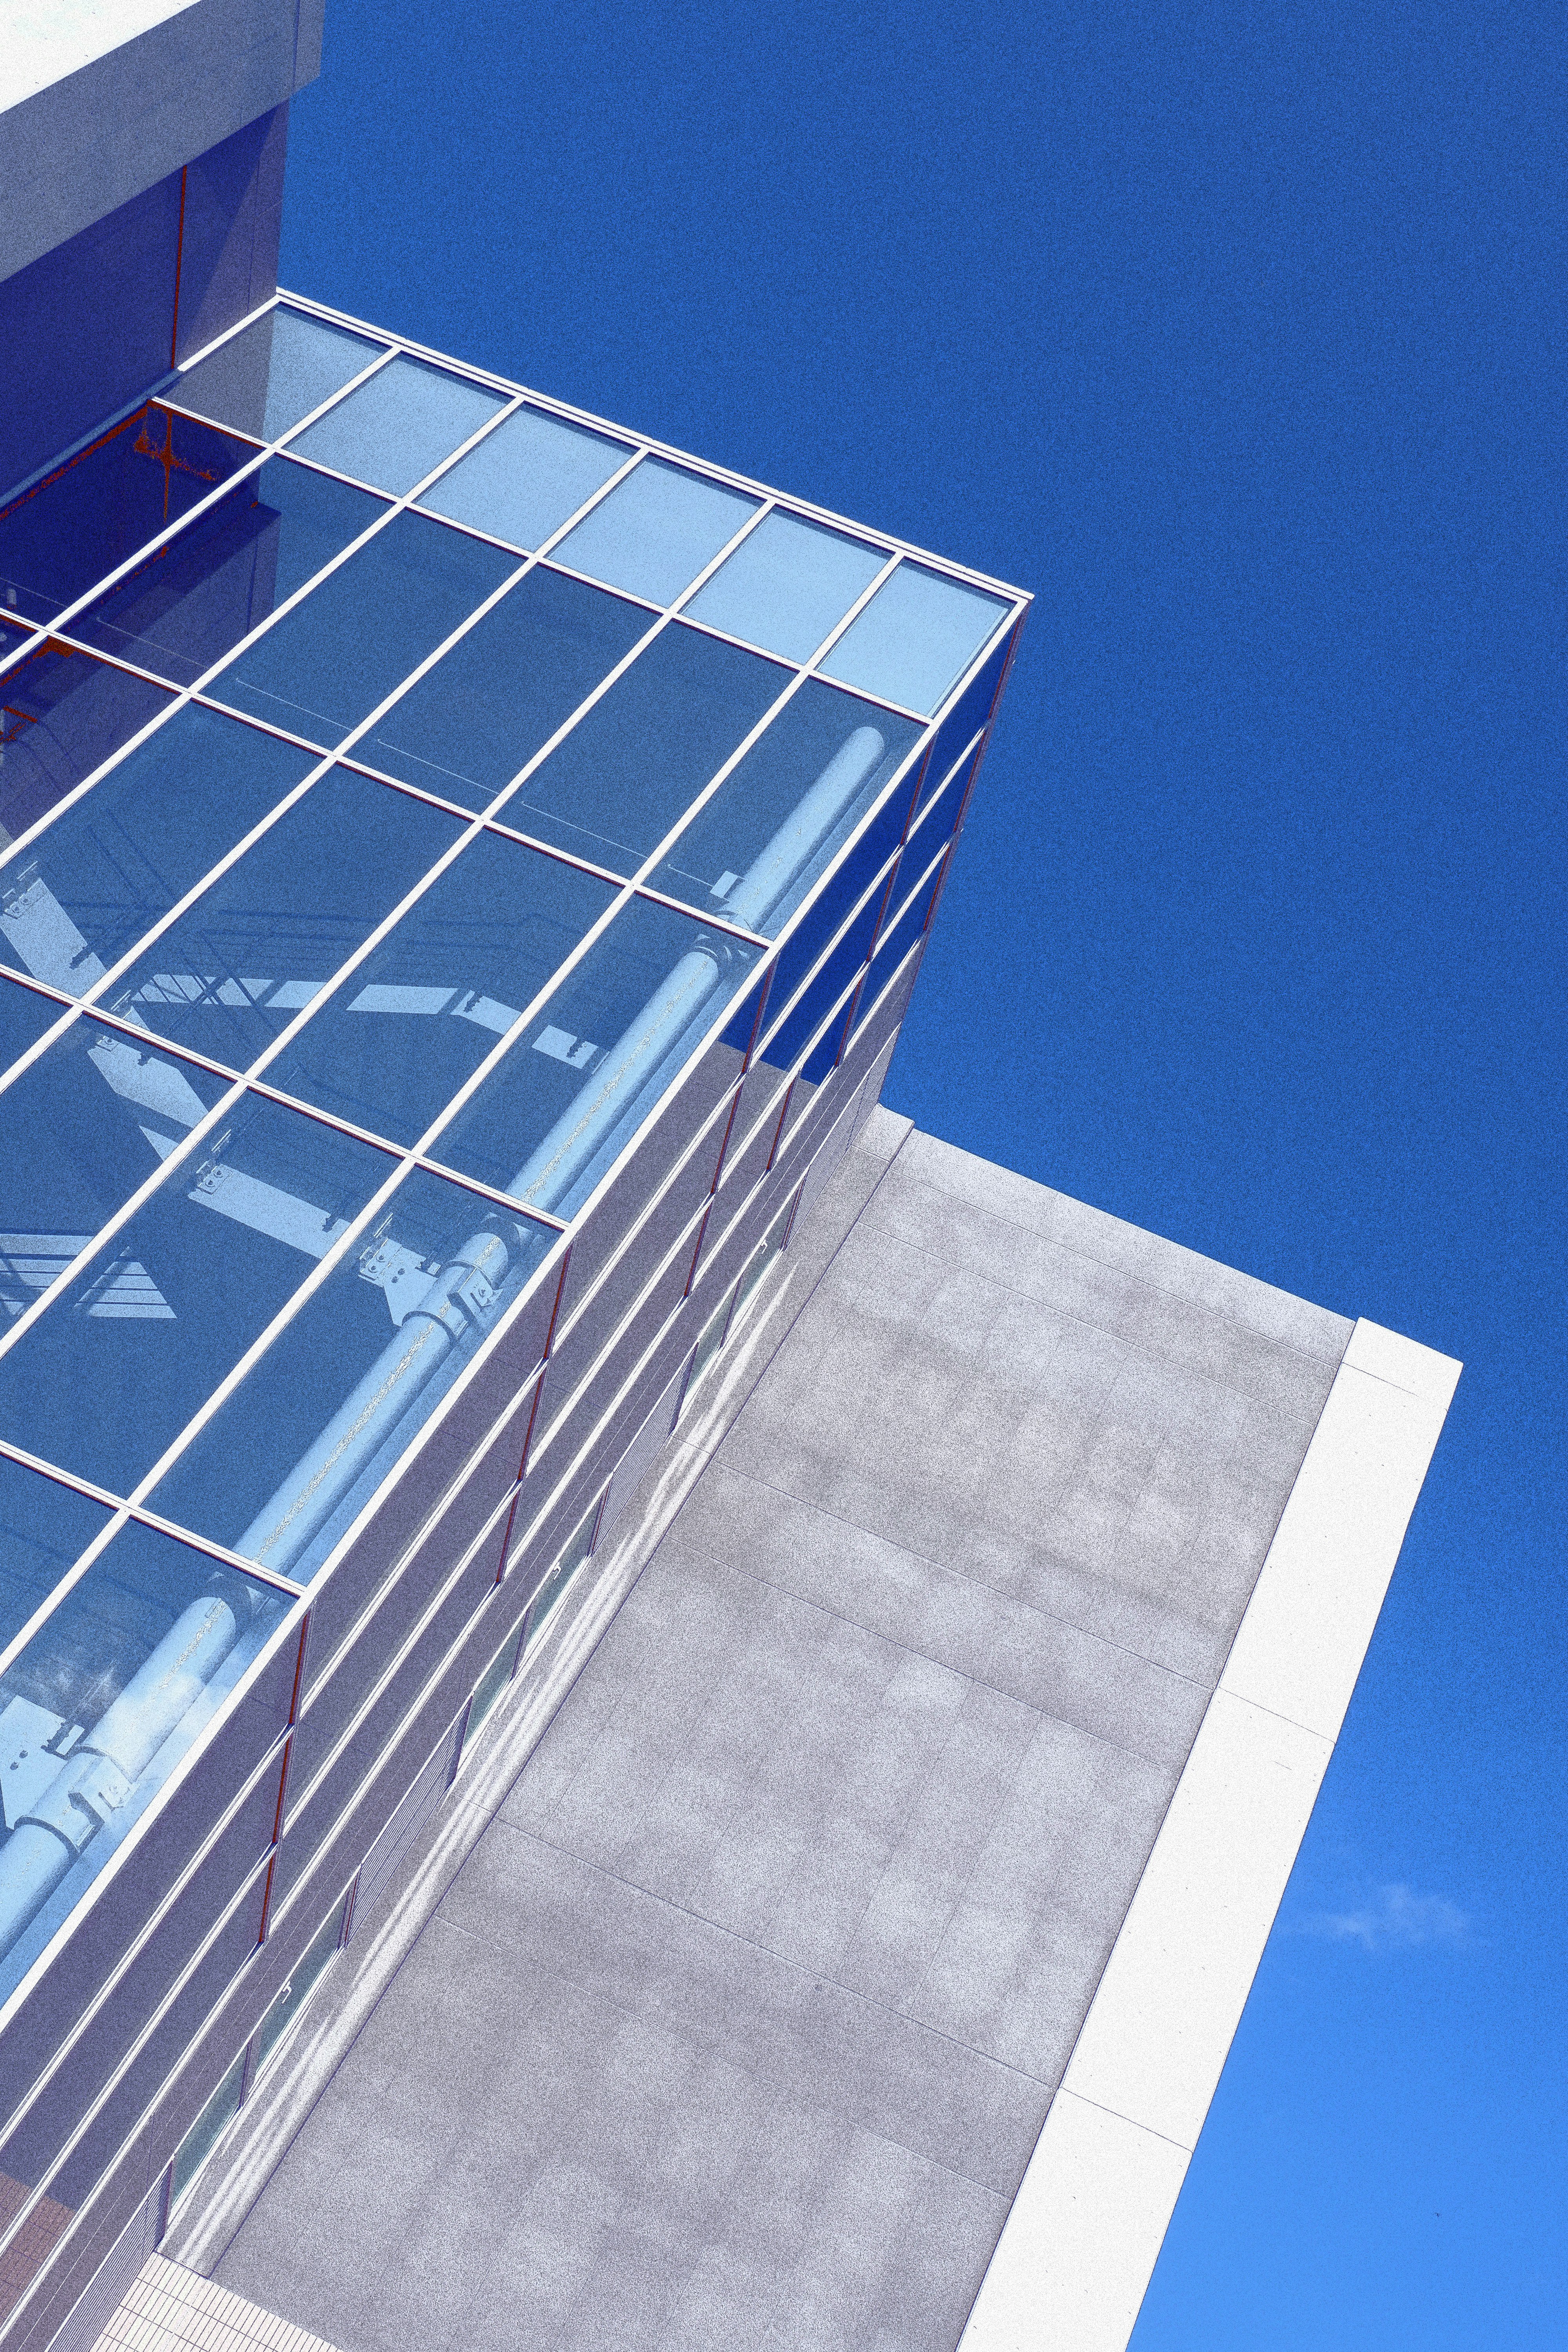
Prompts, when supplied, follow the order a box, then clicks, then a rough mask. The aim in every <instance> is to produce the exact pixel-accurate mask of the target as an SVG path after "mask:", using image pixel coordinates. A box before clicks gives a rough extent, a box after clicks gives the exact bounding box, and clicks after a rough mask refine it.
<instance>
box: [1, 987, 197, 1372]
mask: <svg viewBox="0 0 1568 2352" xmlns="http://www.w3.org/2000/svg"><path fill="white" fill-rule="evenodd" d="M223 1092H224V1082H223V1081H222V1079H219V1078H215V1077H214V1076H212V1075H211V1073H210V1072H208V1071H206V1070H202V1069H198V1068H197V1067H195V1066H194V1065H193V1064H190V1063H187V1062H183V1061H181V1060H180V1059H179V1058H178V1057H177V1056H176V1055H172V1054H160V1053H155V1052H154V1051H153V1048H152V1046H151V1045H142V1044H141V1043H139V1042H133V1041H132V1039H130V1038H128V1037H125V1036H122V1035H121V1034H120V1033H119V1032H118V1031H116V1030H110V1029H105V1028H103V1027H102V1026H101V1025H100V1024H98V1023H96V1022H93V1021H85V1022H84V1021H77V1022H73V1023H72V1024H71V1026H70V1027H69V1028H68V1029H67V1030H66V1032H65V1033H64V1034H63V1035H62V1036H60V1037H58V1038H57V1039H56V1040H55V1043H54V1044H53V1045H51V1046H50V1047H49V1048H48V1050H47V1052H46V1053H44V1054H41V1055H39V1056H38V1059H37V1061H36V1062H34V1063H33V1064H32V1065H31V1066H30V1067H28V1068H27V1069H26V1070H24V1071H23V1072H22V1074H21V1076H19V1077H17V1078H16V1079H14V1080H13V1082H12V1084H11V1085H10V1086H9V1087H7V1088H6V1090H5V1095H4V1096H3V1097H0V1223H3V1224H4V1227H5V1230H4V1231H0V1310H3V1312H0V1329H4V1328H5V1322H6V1321H9V1320H12V1319H14V1318H16V1316H18V1315H20V1314H21V1313H22V1312H23V1311H24V1309H25V1308H26V1307H30V1306H31V1305H32V1304H33V1301H34V1300H35V1298H37V1295H38V1293H39V1292H40V1291H41V1290H46V1289H47V1287H48V1286H49V1284H50V1283H51V1282H54V1281H56V1280H57V1279H58V1276H60V1275H62V1274H63V1273H64V1272H65V1269H66V1267H67V1266H68V1265H69V1264H70V1262H71V1260H72V1259H73V1258H75V1257H77V1256H79V1255H80V1253H81V1252H82V1251H83V1250H84V1249H86V1248H87V1247H88V1245H89V1243H90V1242H91V1240H92V1238H93V1236H94V1234H96V1233H97V1232H98V1230H99V1228H100V1225H101V1224H102V1223H104V1221H105V1219H106V1218H108V1217H111V1216H112V1215H113V1214H114V1212H115V1211H116V1209H118V1208H119V1206H120V1204H121V1202H122V1201H127V1200H129V1199H130V1197H131V1195H132V1192H135V1191H136V1189H137V1187H138V1186H139V1185H142V1184H144V1183H145V1182H146V1181H147V1180H148V1178H149V1177H150V1176H153V1175H155V1174H156V1173H157V1170H158V1164H159V1162H160V1160H163V1158H164V1157H165V1156H166V1154H167V1153H168V1152H170V1151H172V1150H173V1149H174V1145H175V1144H176V1143H177V1142H179V1141H180V1139H182V1138H183V1137H184V1136H185V1135H188V1134H189V1132H190V1130H191V1129H192V1128H193V1127H194V1126H195V1123H196V1121H197V1120H198V1119H199V1118H202V1117H204V1115H205V1113H206V1112H207V1111H209V1110H210V1109H211V1108H212V1107H213V1105H214V1103H216V1101H217V1100H218V1098H219V1097H220V1096H221V1095H222V1094H223ZM126 1295H127V1296H128V1295H129V1293H127V1294H126ZM116 1296H117V1299H118V1298H119V1294H117V1295H116ZM119 1303H123V1301H122V1299H121V1300H120V1301H119Z"/></svg>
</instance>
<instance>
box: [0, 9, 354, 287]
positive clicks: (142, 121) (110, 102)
mask: <svg viewBox="0 0 1568 2352" xmlns="http://www.w3.org/2000/svg"><path fill="white" fill-rule="evenodd" d="M324 7H325V0H23V5H20V6H19V7H16V8H15V9H8V10H7V12H6V24H5V43H4V54H3V56H0V187H3V188H4V189H5V203H4V205H0V278H8V277H10V276H11V275H12V274H13V273H14V272H15V271H16V270H18V269H25V268H26V267H27V265H28V263H29V262H33V261H37V258H38V257H39V256H40V255H41V254H45V253H47V252H49V251H51V250H52V248H53V247H56V246H58V245H63V244H64V243H65V242H66V240H67V238H68V237H73V236H77V235H79V232H80V231H81V230H83V229H85V228H88V227H90V226H91V225H92V224H93V223H94V222H96V221H99V220H101V219H103V217H104V216H105V215H107V214H109V213H111V212H115V211H117V210H118V209H119V207H120V206H121V205H126V204H129V203H130V202H131V200H132V198H133V197H135V196H140V195H142V194H143V193H144V192H145V191H146V190H147V189H149V188H151V187H153V185H154V184H156V183H157V182H158V181H160V180H163V179H165V178H166V177H167V176H168V174H169V173H171V172H177V171H178V170H179V169H180V166H181V165H182V164H183V163H189V162H190V161H191V159H192V157H193V156H195V155H200V154H203V153H205V151H206V150H207V149H208V148H211V147H216V146H217V145H218V144H219V142H221V141H223V140H225V139H228V138H230V137H232V136H233V134H234V133H235V132H236V131H240V130H243V129H244V127H245V126H246V124H247V123H250V122H254V121H256V120H257V119H258V116H260V115H263V114H267V113H268V112H269V111H270V110H272V108H274V107H276V106H281V105H283V104H284V103H285V102H286V100H289V99H290V98H291V97H293V95H294V93H295V92H296V91H297V90H300V89H303V88H304V86H305V84H306V83H307V82H309V81H313V80H314V79H315V78H316V76H317V74H319V73H320V71H321V25H322V16H323V11H324Z"/></svg>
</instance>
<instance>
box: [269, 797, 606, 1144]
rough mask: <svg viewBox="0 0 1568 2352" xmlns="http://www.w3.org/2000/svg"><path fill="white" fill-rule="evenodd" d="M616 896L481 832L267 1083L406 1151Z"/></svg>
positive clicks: (567, 1045) (547, 1049)
mask: <svg viewBox="0 0 1568 2352" xmlns="http://www.w3.org/2000/svg"><path fill="white" fill-rule="evenodd" d="M382 789H383V790H385V787H384V786H383V787H382ZM614 896H615V892H614V890H613V888H612V887H611V886H610V885H609V884H608V883H605V882H601V881H599V880H597V879H596V878H595V877H594V876H592V875H588V874H584V873H581V872H579V871H578V869H577V868H576V867H575V866H565V865H563V863H562V862H561V860H560V859H559V858H556V857H546V856H543V855H542V853H541V852H540V851H538V850H534V849H527V848H524V847H523V846H522V845H521V843H517V842H510V841H503V840H501V839H500V838H499V837H498V836H497V835H494V834H480V835H479V836H478V837H477V838H476V839H475V840H473V841H471V842H469V843H468V846H467V847H466V848H465V849H464V850H463V852H462V854H461V856H458V857H457V858H455V859H454V860H453V862H452V864H451V865H450V866H448V867H447V870H446V872H445V873H444V874H443V875H441V876H440V877H439V878H438V879H437V881H436V882H434V883H433V884H432V885H431V887H430V888H429V889H428V890H426V892H425V894H424V896H423V897H422V898H419V899H417V900H416V903H415V904H414V905H413V906H412V907H411V908H409V909H408V911H407V913H406V914H405V915H404V916H403V918H402V919H401V920H400V921H399V922H398V923H397V924H396V925H395V928H394V929H392V930H391V931H389V932H388V933H387V935H386V937H385V939H384V940H382V941H381V942H380V944H379V945H378V946H377V947H376V948H375V949H374V950H373V952H372V953H371V954H370V955H369V956H367V957H366V959H365V961H364V962H363V964H361V965H359V966H358V967H357V968H356V969H355V970H354V971H353V972H352V973H350V975H349V976H348V978H347V979H346V980H345V981H344V982H342V986H341V987H339V988H338V989H336V990H335V991H334V992H333V993H332V994H331V996H330V997H328V998H326V999H325V1000H324V1001H323V1002H322V1003H321V1004H320V1005H318V1007H317V1008H316V1011H315V1013H313V1014H312V1016H311V1018H310V1021H309V1022H307V1024H305V1026H304V1028H303V1029H301V1031H300V1034H299V1035H298V1036H297V1037H296V1038H295V1039H294V1040H293V1042H292V1043H291V1044H290V1045H289V1046H287V1047H286V1048H285V1050H284V1052H283V1053H282V1054H281V1055H279V1059H278V1060H277V1061H276V1062H274V1063H273V1064H271V1065H270V1066H269V1068H268V1078H269V1079H270V1081H271V1083H272V1084H273V1085H274V1086H278V1087H284V1088H285V1089H286V1090H287V1091H288V1092H289V1093H290V1094H295V1095H299V1096H300V1097H302V1098H303V1099H304V1100H305V1101H307V1102H312V1103H319V1104H320V1105H321V1108H323V1109H324V1110H329V1111H334V1112H336V1113H337V1114H338V1115H339V1116H340V1117H342V1118H349V1119H352V1120H353V1123H354V1124H355V1125H356V1126H358V1127H368V1128H370V1129H374V1132H375V1133H376V1134H378V1135H385V1136H390V1137H391V1138H392V1139H393V1140H394V1141H395V1142H397V1143H401V1144H411V1143H413V1142H415V1141H416V1139H417V1138H418V1137H419V1136H420V1135H422V1134H423V1133H424V1131H425V1129H426V1128H427V1127H428V1126H429V1125H430V1122H431V1121H432V1120H433V1119H434V1118H437V1115H438V1114H439V1113H440V1111H441V1110H442V1109H443V1108H445V1107H446V1105H447V1103H448V1102H449V1101H450V1100H451V1098H452V1097H453V1095H454V1094H456V1093H457V1091H458V1087H461V1086H462V1085H463V1084H464V1083H465V1081H466V1080H467V1079H468V1077H469V1076H471V1075H472V1073H473V1072H474V1071H475V1070H476V1069H477V1068H478V1067H479V1064H480V1062H482V1061H483V1060H484V1058H485V1055H487V1054H489V1052H491V1051H492V1049H493V1048H494V1045H495V1043H496V1040H497V1038H498V1037H500V1036H502V1035H503V1034H505V1032H506V1031H507V1030H508V1029H510V1026H511V1024H512V1023H513V1022H514V1021H515V1020H516V1019H517V1018H518V1015H519V1014H520V1013H521V1011H522V1009H523V1007H524V1006H525V1005H526V1004H527V1003H529V1002H530V1000H531V998H532V997H534V996H536V995H537V994H538V992H539V991H540V990H541V989H542V987H544V985H545V984H546V982H548V981H549V979H550V976H551V974H552V972H553V971H555V969H556V967H557V966H558V965H559V964H560V963H561V962H562V961H563V959H564V958H565V957H566V956H568V955H570V954H571V952H572V950H573V949H574V947H576V945H577V944H578V942H579V940H581V939H582V937H583V935H584V932H585V931H586V930H587V929H589V927H590V925H591V924H593V923H594V922H595V921H596V920H597V919H598V918H599V916H600V915H602V914H603V912H604V910H605V908H606V907H607V906H608V905H609V904H610V901H611V899H612V898H614ZM553 1050H555V1049H554V1048H553V1047H552V1046H548V1045H547V1046H544V1047H542V1048H541V1052H542V1054H543V1055H545V1056H546V1058H548V1056H549V1055H550V1053H551V1052H552V1051H553ZM597 1050H598V1049H597V1047H586V1048H584V1046H583V1044H582V1041H581V1040H579V1039H576V1038H568V1039H564V1040H563V1042H562V1044H561V1045H560V1048H559V1051H560V1056H561V1059H562V1061H563V1062H564V1063H565V1064H566V1065H567V1066H570V1067H572V1068H579V1069H580V1068H582V1067H583V1066H584V1064H583V1062H582V1060H581V1059H579V1060H577V1061H576V1062H573V1061H572V1059H571V1057H572V1055H574V1054H578V1055H581V1054H582V1053H583V1052H584V1051H587V1052H590V1053H593V1052H596V1051H597ZM551 1066H552V1068H553V1067H555V1066H556V1064H554V1063H552V1064H551ZM442 1156H443V1157H445V1156H446V1155H445V1152H444V1151H443V1152H442ZM515 1165H516V1162H515V1160H514V1161H513V1162H511V1163H510V1166H515ZM510 1166H509V1169H508V1173H509V1174H510Z"/></svg>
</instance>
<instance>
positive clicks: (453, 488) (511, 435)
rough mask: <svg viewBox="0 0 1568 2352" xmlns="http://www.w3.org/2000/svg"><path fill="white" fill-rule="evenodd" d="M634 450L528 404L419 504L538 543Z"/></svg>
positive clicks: (522, 542)
mask: <svg viewBox="0 0 1568 2352" xmlns="http://www.w3.org/2000/svg"><path fill="white" fill-rule="evenodd" d="M630 455H631V451H630V450H629V449H627V448H626V447H625V446H623V445H622V443H620V442H618V441H609V440H606V439H605V436H604V435H603V434H602V433H588V432H585V431H584V428H583V426H582V425H568V424H566V423H564V422H563V419H562V418H560V417H559V416H546V415H543V414H542V411H541V410H539V409H537V408H520V409H518V410H516V411H515V412H514V414H513V415H510V416H509V417H508V418H507V419H506V421H505V423H504V424H501V425H497V426H496V429H495V431H494V432H493V433H489V434H487V435H486V436H485V438H484V439H483V440H482V441H481V442H480V443H479V446H478V447H477V448H475V449H470V450H469V452H468V456H467V457H460V458H459V459H458V463H457V464H456V465H455V466H454V467H452V470H451V472H450V473H448V474H443V475H442V477H441V478H440V480H439V481H438V482H437V483H435V484H434V485H433V487H432V488H430V489H428V490H426V493H425V496H424V497H423V498H422V499H420V501H419V503H420V505H421V506H423V507H428V508H429V509H430V511H431V512H432V514H439V515H447V516H449V517H450V518H451V520H452V521H454V522H471V523H472V524H473V526H474V529H475V530H488V531H490V532H493V534H494V535H495V537H496V538H497V539H510V541H512V543H513V545H514V546H517V547H525V548H530V549H531V548H535V547H539V546H541V545H542V542H543V541H545V540H547V539H548V538H549V537H550V534H551V532H552V531H555V530H560V528H561V526H562V524H563V522H565V521H567V520H568V519H569V518H570V517H571V516H573V515H574V514H575V513H576V511H577V509H578V508H579V507H580V506H582V505H583V504H584V500H586V499H591V498H592V497H593V495H594V492H595V490H596V489H598V488H600V487H601V485H602V484H604V483H605V482H607V481H608V480H609V478H610V476H611V475H612V474H613V473H615V472H616V469H617V467H621V466H624V465H625V464H626V459H627V458H628V457H630Z"/></svg>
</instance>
